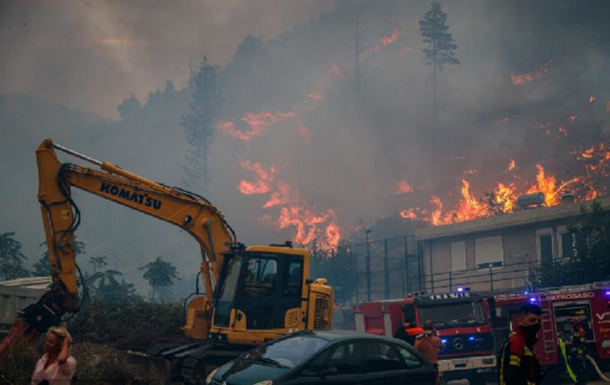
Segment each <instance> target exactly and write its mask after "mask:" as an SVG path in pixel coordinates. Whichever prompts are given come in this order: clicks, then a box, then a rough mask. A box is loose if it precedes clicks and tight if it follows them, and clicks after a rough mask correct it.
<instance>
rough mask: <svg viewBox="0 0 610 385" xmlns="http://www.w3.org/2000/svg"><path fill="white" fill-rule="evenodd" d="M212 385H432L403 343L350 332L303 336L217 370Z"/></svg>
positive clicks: (422, 362)
mask: <svg viewBox="0 0 610 385" xmlns="http://www.w3.org/2000/svg"><path fill="white" fill-rule="evenodd" d="M206 383H207V384H213V385H242V384H243V385H246V384H248V385H253V384H257V385H280V384H282V385H292V384H362V385H366V384H387V385H391V384H421V385H423V384H426V385H433V384H435V375H434V369H433V368H432V365H431V364H430V363H429V362H428V361H427V360H426V359H425V358H424V357H423V356H422V355H421V354H419V352H417V351H415V349H413V347H411V346H410V345H408V344H407V343H405V342H403V341H401V340H397V339H394V338H387V337H380V336H374V335H371V334H361V333H356V332H351V331H343V330H341V331H314V332H311V331H303V332H297V333H294V334H290V335H288V336H285V337H282V338H280V339H277V340H275V341H272V342H268V343H266V344H263V345H261V346H259V347H257V348H255V349H253V350H251V351H249V352H248V353H245V354H243V355H241V356H240V357H238V358H237V359H235V360H233V361H231V362H229V363H227V364H225V365H223V366H221V367H220V368H218V369H216V370H215V371H214V372H212V373H211V374H210V376H209V377H208V378H207V381H206Z"/></svg>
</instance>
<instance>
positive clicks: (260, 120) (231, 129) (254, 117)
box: [216, 111, 296, 146]
mask: <svg viewBox="0 0 610 385" xmlns="http://www.w3.org/2000/svg"><path fill="white" fill-rule="evenodd" d="M295 117H296V115H295V114H294V113H293V112H287V113H285V112H277V113H275V114H273V113H271V112H268V111H263V112H260V113H258V114H255V113H252V112H248V113H246V114H244V116H243V117H242V118H241V120H242V121H243V122H244V123H246V126H247V127H248V129H247V130H245V131H242V130H238V129H237V128H236V127H235V123H233V121H224V122H220V123H218V125H217V126H216V128H217V129H218V130H219V131H220V132H221V133H222V134H223V135H225V136H230V137H233V138H235V139H239V140H241V141H242V142H244V144H245V145H246V146H248V145H249V144H250V142H251V141H252V139H254V138H256V137H258V136H261V135H264V134H265V133H266V132H267V129H268V128H269V126H272V125H274V124H277V123H279V122H283V121H285V120H288V119H292V118H295Z"/></svg>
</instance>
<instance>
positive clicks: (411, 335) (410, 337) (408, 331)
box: [394, 318, 424, 346]
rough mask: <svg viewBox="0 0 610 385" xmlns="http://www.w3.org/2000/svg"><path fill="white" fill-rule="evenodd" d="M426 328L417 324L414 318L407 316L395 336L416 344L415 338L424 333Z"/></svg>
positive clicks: (410, 343) (412, 344)
mask: <svg viewBox="0 0 610 385" xmlns="http://www.w3.org/2000/svg"><path fill="white" fill-rule="evenodd" d="M423 333H424V329H422V328H420V327H417V326H415V324H414V323H413V319H412V318H405V320H404V322H403V324H402V325H401V326H399V327H398V330H396V333H394V338H398V339H401V340H403V341H405V342H407V343H408V344H409V345H411V346H415V339H416V338H417V336H418V335H420V334H423Z"/></svg>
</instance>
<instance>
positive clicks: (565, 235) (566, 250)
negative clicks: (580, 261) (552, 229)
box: [557, 226, 576, 259]
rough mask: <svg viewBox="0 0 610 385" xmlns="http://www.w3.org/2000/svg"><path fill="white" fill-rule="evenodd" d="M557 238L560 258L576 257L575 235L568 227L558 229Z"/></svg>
mask: <svg viewBox="0 0 610 385" xmlns="http://www.w3.org/2000/svg"><path fill="white" fill-rule="evenodd" d="M557 235H558V236H557V238H558V239H559V258H560V259H563V258H572V257H573V256H574V254H575V253H574V248H575V246H576V245H575V239H574V234H572V233H571V232H569V231H568V228H567V227H566V226H559V227H558V228H557Z"/></svg>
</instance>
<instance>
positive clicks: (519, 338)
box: [498, 304, 542, 385]
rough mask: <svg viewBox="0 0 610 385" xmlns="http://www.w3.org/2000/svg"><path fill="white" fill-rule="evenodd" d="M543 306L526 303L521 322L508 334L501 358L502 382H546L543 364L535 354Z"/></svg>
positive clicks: (506, 384)
mask: <svg viewBox="0 0 610 385" xmlns="http://www.w3.org/2000/svg"><path fill="white" fill-rule="evenodd" d="M541 318H542V309H540V306H538V305H535V304H526V305H523V306H522V307H521V309H520V310H519V319H518V325H517V327H516V328H515V331H514V332H513V333H511V335H509V336H508V338H507V339H506V341H505V342H504V345H503V346H502V350H501V351H500V356H499V358H498V366H499V368H498V374H499V381H498V385H538V384H540V383H541V382H542V372H541V369H540V363H539V362H538V359H537V358H536V355H535V354H534V345H535V344H536V342H537V341H538V339H537V338H536V334H538V330H540V320H541Z"/></svg>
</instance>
